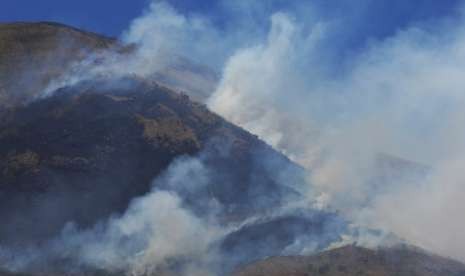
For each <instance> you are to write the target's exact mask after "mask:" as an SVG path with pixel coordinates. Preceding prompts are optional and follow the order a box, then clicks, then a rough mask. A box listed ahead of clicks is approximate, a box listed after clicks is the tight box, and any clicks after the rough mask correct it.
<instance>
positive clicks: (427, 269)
mask: <svg viewBox="0 0 465 276" xmlns="http://www.w3.org/2000/svg"><path fill="white" fill-rule="evenodd" d="M234 275H235V276H265V275H266V276H310V275H311V276H322V275H326V276H352V275H353V276H356V275H357V276H361V275H366V276H444V275H448V276H463V275H465V265H463V264H461V263H458V262H455V261H452V260H449V259H446V258H442V257H438V256H434V255H430V254H427V253H424V252H422V251H420V250H418V249H414V248H407V247H397V248H389V249H380V250H370V249H365V248H360V247H355V246H346V247H342V248H338V249H334V250H330V251H327V252H323V253H321V254H318V255H315V256H310V257H274V258H269V259H266V260H264V261H260V262H257V263H254V264H250V265H248V266H246V267H244V268H242V269H240V270H238V271H237V272H236V273H235V274H234Z"/></svg>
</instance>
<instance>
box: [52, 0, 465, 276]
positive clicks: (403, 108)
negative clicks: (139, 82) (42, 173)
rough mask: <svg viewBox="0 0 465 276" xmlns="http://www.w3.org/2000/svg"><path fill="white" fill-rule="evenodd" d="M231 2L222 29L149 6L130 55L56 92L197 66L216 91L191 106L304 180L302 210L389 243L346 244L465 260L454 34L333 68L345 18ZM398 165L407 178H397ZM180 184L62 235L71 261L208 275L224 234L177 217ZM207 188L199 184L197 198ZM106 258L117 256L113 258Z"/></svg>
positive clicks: (382, 45) (184, 214)
mask: <svg viewBox="0 0 465 276" xmlns="http://www.w3.org/2000/svg"><path fill="white" fill-rule="evenodd" d="M227 3H229V4H227ZM231 3H232V2H231V1H228V2H225V3H223V4H222V5H223V7H224V8H227V9H230V14H231V16H232V17H231V22H230V23H229V24H226V25H225V26H223V27H218V26H216V25H215V24H214V23H213V21H211V20H210V19H209V18H208V17H203V16H202V15H200V14H186V15H184V14H180V13H179V12H177V11H176V10H175V9H174V8H173V7H171V6H170V5H169V4H167V3H164V2H159V1H155V2H153V3H152V4H151V6H150V7H149V9H148V10H147V12H146V13H145V14H144V15H143V16H142V17H140V18H138V19H136V20H135V21H134V22H133V24H132V25H131V26H130V28H129V29H128V31H127V32H126V33H125V34H124V35H123V38H122V40H123V41H124V42H126V43H135V44H136V46H135V49H134V50H133V51H132V52H131V53H130V54H123V55H121V54H114V53H107V54H106V55H105V56H104V57H103V61H101V60H100V57H98V58H95V59H90V60H87V61H85V62H84V63H80V64H78V65H76V67H75V69H74V70H73V72H71V73H70V74H69V75H68V76H67V77H66V78H64V79H62V80H59V81H57V83H55V84H54V86H53V87H56V86H62V85H64V84H70V83H71V84H72V83H73V82H77V81H80V80H82V79H86V78H93V77H95V76H98V75H101V74H103V75H105V74H109V75H126V74H135V75H138V76H141V77H156V76H157V73H160V72H163V71H164V70H165V69H166V68H168V67H170V66H172V65H173V64H177V62H178V60H179V58H186V57H187V58H189V59H190V60H192V61H193V62H196V63H203V64H206V65H208V66H210V67H212V68H213V69H216V70H218V71H219V72H220V75H221V78H220V80H219V82H218V83H217V86H216V88H215V89H211V90H209V91H203V92H204V93H205V94H204V95H203V96H202V97H199V98H201V99H205V98H206V99H205V103H206V104H207V105H208V106H209V108H210V109H212V110H213V111H215V112H217V113H219V114H220V115H222V116H224V117H225V118H226V119H228V120H230V121H232V122H233V123H236V124H238V125H240V126H242V127H244V128H246V129H247V130H249V131H250V132H252V133H254V134H256V135H258V136H259V137H260V138H262V139H264V140H265V141H266V142H268V143H269V144H270V145H272V146H273V147H275V148H276V149H278V150H280V151H282V152H283V153H285V154H286V155H287V156H289V157H290V158H291V159H293V160H294V161H296V162H298V163H299V164H301V165H302V166H303V167H305V168H306V169H307V170H308V179H307V183H306V185H307V186H306V187H300V190H299V191H301V192H302V193H306V195H307V198H306V200H303V201H301V202H299V204H302V205H304V206H305V205H306V207H308V205H310V206H311V207H315V208H319V209H321V210H326V209H329V210H336V211H337V212H339V213H340V214H342V215H343V216H344V217H345V218H347V219H349V220H351V221H352V222H353V223H354V224H355V225H357V226H360V227H362V228H365V227H366V228H374V229H380V230H382V231H383V234H386V235H382V238H381V239H379V237H376V239H373V238H372V237H371V234H365V232H364V231H359V232H358V233H357V235H354V237H349V238H348V239H349V240H350V241H351V242H352V241H353V239H354V238H355V241H356V242H359V243H360V244H365V245H372V246H373V241H375V242H376V243H375V245H379V243H378V242H379V241H382V242H384V241H385V240H386V237H389V234H391V233H393V234H394V235H396V236H398V237H400V238H402V239H405V240H406V241H407V242H410V243H413V244H416V245H418V246H422V247H425V248H426V249H429V250H432V251H434V252H436V253H441V254H444V255H448V256H452V257H455V258H458V259H461V260H465V252H464V251H463V248H465V236H463V233H462V232H463V231H461V230H462V229H464V228H465V224H464V223H463V221H462V220H461V219H460V217H461V214H460V212H461V211H462V210H463V209H464V207H465V206H463V204H462V203H461V200H460V199H461V197H463V195H464V194H465V191H464V187H465V184H464V183H463V179H462V176H461V175H462V172H461V167H463V164H462V163H463V161H464V160H465V158H464V156H465V155H464V153H465V152H464V150H465V144H464V142H463V141H465V140H464V139H463V138H464V133H463V131H461V129H462V126H463V123H464V118H465V116H464V113H463V106H464V104H465V97H464V94H463V87H465V81H463V76H462V73H463V68H465V59H464V58H465V52H464V49H465V48H464V45H465V35H464V34H465V33H464V26H465V24H464V21H463V20H462V19H456V18H452V19H449V18H446V19H443V20H434V22H417V23H410V24H406V26H405V27H404V28H402V29H399V30H398V31H397V32H395V33H394V34H392V35H390V36H387V37H381V38H378V39H373V40H366V41H365V42H364V44H363V45H359V50H358V51H356V52H351V53H352V54H353V55H349V56H345V57H344V58H341V59H340V60H339V59H338V58H340V57H341V55H340V54H335V53H334V52H333V51H338V52H339V51H340V49H341V48H340V47H335V48H333V47H331V45H332V43H334V44H335V45H342V44H343V43H342V42H340V41H338V35H340V34H342V33H344V30H345V28H349V29H350V28H351V23H353V21H352V20H353V18H351V17H350V16H349V17H348V19H347V18H342V19H341V18H338V20H336V19H334V20H331V19H332V18H331V16H328V15H325V16H322V15H321V14H320V10H319V9H318V7H317V6H312V4H311V3H310V4H299V5H295V6H291V7H288V6H287V7H286V8H283V9H282V11H280V9H277V10H275V9H267V8H266V7H267V5H266V4H264V3H258V2H250V1H239V2H237V3H236V2H234V3H236V4H231ZM348 5H350V4H348ZM359 5H360V4H357V5H356V7H355V8H354V6H351V7H352V8H353V9H354V10H357V7H359ZM364 7H365V8H368V7H369V5H368V4H367V5H366V6H364ZM303 11H305V12H303ZM251 15H253V16H254V17H255V16H259V18H260V20H253V19H251V18H252V17H251ZM240 22H247V23H246V24H244V23H240ZM263 22H267V23H263ZM236 23H237V25H236V27H234V25H235V24H236ZM350 31H353V30H348V32H350ZM344 39H345V37H341V40H344ZM96 60H98V62H97V61H96ZM223 65H224V66H223ZM53 87H52V88H51V89H50V91H51V90H53ZM204 87H205V86H204ZM389 155H395V156H400V157H403V158H405V159H408V160H412V161H415V162H419V163H422V164H426V165H427V166H423V165H419V164H412V163H410V162H406V161H405V160H398V159H394V158H392V157H389ZM386 158H387V159H388V161H386ZM386 162H387V164H389V165H388V166H387V167H388V168H387V170H386V168H385V164H386ZM181 164H183V165H181ZM188 164H189V166H193V167H195V168H197V169H196V170H195V171H204V169H205V168H203V166H202V165H201V164H199V163H197V161H192V160H191V161H189V162H188ZM383 164H384V165H383ZM407 164H409V165H407ZM184 165H185V163H184V162H181V163H178V164H177V165H174V166H181V167H184ZM383 166H384V167H383ZM399 166H400V167H402V168H407V170H405V169H402V168H401V171H402V173H399V172H398V167H399ZM184 168H185V167H184ZM425 168H427V169H425ZM189 170H190V169H189ZM189 170H188V171H189ZM182 171H183V170H182V169H181V170H178V169H177V170H176V173H171V174H170V173H169V172H168V174H169V175H171V176H170V177H168V180H167V182H168V183H170V180H169V179H171V178H173V179H178V180H176V181H175V182H173V183H172V184H169V185H168V186H170V187H171V190H174V191H175V192H176V193H173V192H171V193H170V192H166V191H163V190H157V189H155V190H154V191H153V192H152V193H151V194H149V195H147V196H146V197H143V198H141V199H138V200H136V201H134V203H133V204H132V205H131V207H130V208H129V209H128V211H127V212H126V213H125V214H124V215H123V216H122V217H118V218H112V219H110V220H109V221H107V222H105V223H103V225H100V226H96V229H92V230H89V231H84V232H82V231H76V232H75V230H74V229H73V228H72V227H70V228H67V229H66V231H65V232H64V233H65V237H66V239H65V240H66V242H73V241H74V243H75V244H79V245H84V246H83V247H82V248H80V249H79V250H78V252H79V253H78V254H79V256H80V259H81V260H84V262H92V261H95V260H98V265H103V266H104V267H103V268H108V267H112V265H113V264H115V263H118V264H120V265H121V267H116V269H127V268H128V267H130V269H134V271H136V272H145V271H146V270H147V269H148V270H150V269H155V270H156V269H157V268H159V267H160V265H168V266H169V260H172V258H175V257H176V258H178V257H182V258H184V260H186V259H188V260H189V261H187V262H186V263H188V264H192V266H190V265H188V266H186V271H190V270H187V269H199V270H200V271H202V272H201V273H204V274H201V273H200V274H199V273H197V274H195V273H191V274H186V275H198V274H199V275H205V273H207V272H205V271H204V269H205V268H209V269H211V265H210V264H211V262H212V258H215V256H217V255H216V254H214V253H213V254H212V249H211V248H212V247H213V248H215V244H216V242H217V241H218V240H220V239H221V237H224V235H225V233H228V231H233V230H231V229H229V228H227V227H226V228H225V227H224V225H222V226H220V225H218V223H217V222H216V221H215V220H214V217H215V216H213V221H212V220H210V219H212V218H210V217H209V216H208V215H207V216H206V217H204V216H202V217H199V216H198V215H197V214H196V213H195V211H192V210H190V209H189V208H187V209H186V206H184V205H183V202H182V198H180V197H179V193H181V194H182V193H186V191H183V187H185V185H184V184H185V183H188V182H189V181H192V178H191V176H192V175H191V174H187V175H189V177H187V178H184V177H180V176H183V175H185V174H183V173H182ZM386 174H387V175H386ZM205 177H206V178H207V179H208V177H207V176H205V175H204V174H200V175H196V177H195V179H196V183H198V185H199V186H200V187H202V183H203V182H204V181H206V180H205V179H206V178H205ZM285 184H286V183H283V185H285ZM187 193H190V192H189V191H187ZM209 204H212V205H214V204H216V203H215V202H209ZM217 207H218V206H217ZM299 207H301V206H299ZM218 208H221V207H218ZM156 210H157V211H156ZM161 210H163V211H162V212H160V211H161ZM164 211H166V213H165V212H164ZM206 218H207V219H208V222H207V223H206V222H205V221H204V220H205V219H206ZM172 229H179V231H173V230H172ZM367 232H369V231H367ZM205 233H206V234H207V235H204V234H205ZM201 234H202V235H201ZM199 236H201V238H200V239H199ZM70 237H72V238H70ZM96 237H97V238H96ZM387 239H388V240H390V239H389V238H387ZM126 240H130V241H131V242H129V243H125V241H126ZM133 241H135V242H133ZM333 241H334V242H339V241H338V240H337V239H336V240H333ZM66 242H65V243H64V244H66ZM299 242H301V243H303V245H299ZM58 243H59V242H58ZM61 243H62V244H63V242H61ZM179 244H182V245H183V248H178V247H177V245H179ZM293 245H294V246H295V247H298V249H296V248H293V246H290V247H289V248H291V249H292V250H291V251H292V252H299V253H302V252H304V253H309V252H312V250H317V249H319V247H318V246H315V245H314V241H313V240H312V241H307V240H305V236H300V237H299V238H298V239H297V240H296V241H294V243H293ZM297 245H299V246H297ZM152 246H153V247H152ZM70 248H75V246H70ZM114 248H125V249H126V248H127V250H123V251H119V252H122V253H121V255H119V254H117V255H115V254H114V253H113V252H114ZM155 248H156V249H155ZM160 248H163V250H160ZM59 252H60V251H59ZM116 252H118V250H117V251H116ZM213 252H214V251H213ZM73 254H75V253H73ZM92 265H95V264H92ZM152 266H154V267H152ZM186 273H187V272H186ZM207 275H208V274H207Z"/></svg>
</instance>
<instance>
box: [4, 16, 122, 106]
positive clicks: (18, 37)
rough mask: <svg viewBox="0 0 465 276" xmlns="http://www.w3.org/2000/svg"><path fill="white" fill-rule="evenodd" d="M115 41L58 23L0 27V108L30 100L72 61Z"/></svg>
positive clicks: (109, 45) (107, 46) (100, 49)
mask: <svg viewBox="0 0 465 276" xmlns="http://www.w3.org/2000/svg"><path fill="white" fill-rule="evenodd" d="M115 42H116V40H114V39H112V38H108V37H104V36H100V35H97V34H94V33H90V32H85V31H82V30H79V29H76V28H72V27H68V26H65V25H61V24H58V23H50V22H39V23H11V24H0V108H1V107H11V106H14V105H17V104H19V103H23V102H25V101H27V100H30V99H31V98H32V97H34V96H35V95H36V94H37V93H39V92H40V91H41V90H42V89H43V88H45V87H46V86H47V85H48V83H49V82H50V81H51V80H52V79H53V78H56V77H57V76H59V75H60V74H62V73H63V72H64V71H66V70H67V69H69V68H70V66H71V65H72V64H73V63H74V62H76V61H79V60H82V59H84V58H85V57H86V56H88V55H89V53H97V52H100V51H103V50H104V49H108V48H109V47H112V45H114V44H115Z"/></svg>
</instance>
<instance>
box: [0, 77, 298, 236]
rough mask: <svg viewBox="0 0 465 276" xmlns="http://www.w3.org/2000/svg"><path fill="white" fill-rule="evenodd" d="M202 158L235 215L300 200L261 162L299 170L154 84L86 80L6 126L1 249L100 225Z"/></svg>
mask: <svg viewBox="0 0 465 276" xmlns="http://www.w3.org/2000/svg"><path fill="white" fill-rule="evenodd" d="M201 151H202V152H205V151H208V157H207V158H206V162H207V163H209V164H211V166H213V168H215V175H214V176H213V178H216V179H217V183H218V184H217V185H218V186H215V187H211V193H212V196H214V197H216V198H217V199H218V200H219V201H220V202H221V203H223V204H225V205H226V206H228V208H229V210H231V211H230V212H231V214H230V215H231V216H233V215H234V216H241V215H243V214H245V213H250V212H252V211H253V210H255V211H257V210H258V209H260V208H266V207H267V206H268V207H270V206H272V205H273V204H277V203H278V202H279V200H280V198H281V196H282V195H281V193H288V194H289V193H291V191H290V190H286V188H283V187H282V186H279V185H278V183H277V182H276V181H275V180H273V179H272V175H271V174H270V173H269V172H268V171H267V168H266V166H263V164H261V162H259V161H257V160H258V159H257V156H258V155H259V154H260V155H267V156H268V158H270V159H274V160H276V162H278V163H279V164H280V166H283V167H282V168H285V167H289V168H291V169H292V168H293V167H294V168H293V169H292V170H295V172H296V175H298V174H299V170H300V169H299V168H298V167H297V166H295V165H293V164H292V163H290V161H289V160H287V158H285V157H284V156H282V155H280V154H278V153H276V152H274V151H273V150H272V149H271V148H270V147H269V146H267V145H266V144H265V143H263V142H261V141H260V140H258V139H257V138H256V137H254V136H252V135H251V134H249V133H247V132H245V131H244V130H242V129H240V128H238V127H235V126H234V125H232V124H230V123H228V122H226V121H225V120H223V119H222V118H220V117H219V116H217V115H215V114H213V113H211V112H209V111H208V110H207V109H206V108H205V107H204V106H202V105H200V104H196V103H193V102H191V101H190V100H189V99H188V97H187V96H185V95H181V94H177V93H175V92H172V91H171V90H169V89H167V88H164V87H162V86H159V85H157V84H156V83H153V82H145V81H142V80H139V79H133V78H127V79H120V80H100V81H92V82H86V83H81V84H78V85H76V86H73V87H68V88H63V89H61V90H59V91H57V92H55V95H54V96H52V97H49V98H46V99H43V100H39V101H35V102H33V103H31V104H29V105H27V106H25V107H21V108H16V109H14V110H13V111H10V112H9V113H8V114H7V115H5V116H4V117H3V118H2V122H1V123H0V183H1V185H0V215H1V216H2V217H3V218H4V221H5V223H6V224H5V225H7V226H5V227H2V228H1V229H0V241H2V242H5V237H9V238H11V237H14V238H15V240H16V242H19V241H25V240H28V239H31V238H33V239H37V240H41V239H43V238H45V237H47V236H48V235H50V234H56V232H57V231H58V230H60V229H61V227H63V225H64V223H66V222H67V221H71V220H74V221H76V222H78V223H80V224H82V225H84V226H85V225H92V224H93V223H95V222H96V221H98V220H99V219H102V218H104V217H106V216H108V215H110V214H111V213H113V212H118V211H119V212H121V211H123V210H124V209H125V208H126V207H127V204H128V202H129V201H130V200H131V199H132V198H134V197H135V196H139V195H142V194H144V193H146V192H148V191H149V189H150V187H151V181H152V180H153V179H154V178H155V177H156V176H157V175H158V174H159V173H160V172H162V171H163V170H164V169H165V168H166V167H167V166H168V164H170V162H171V161H173V160H174V158H176V157H178V156H181V155H185V154H187V155H194V154H196V153H199V152H201ZM297 177H298V176H297ZM212 182H214V181H212ZM265 190H266V191H267V194H260V193H259V191H265ZM254 191H256V192H254ZM274 194H275V196H273V195H274ZM260 205H264V206H260ZM12 210H15V212H12ZM57 210H59V212H58V211H57ZM38 221H46V222H47V223H37V222H38ZM30 229H34V231H31V230H30ZM13 233H14V235H13ZM34 236H36V237H34Z"/></svg>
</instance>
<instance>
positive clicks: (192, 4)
mask: <svg viewBox="0 0 465 276" xmlns="http://www.w3.org/2000/svg"><path fill="white" fill-rule="evenodd" d="M230 1H232V2H234V1H233V0H230ZM257 1H258V0H257ZM260 1H263V0H260ZM265 1H266V2H270V3H271V2H273V4H268V5H266V7H267V9H269V10H278V9H283V8H284V9H285V8H286V7H289V6H290V5H291V6H292V4H293V3H297V2H313V5H314V6H316V7H317V9H318V10H319V11H320V12H321V14H322V15H325V16H328V17H345V16H352V17H354V18H353V20H351V22H353V24H355V27H356V28H355V29H356V34H355V33H352V34H350V38H348V39H349V40H351V39H352V40H358V39H360V38H361V37H360V36H362V37H363V36H374V37H383V36H388V35H390V34H392V33H393V32H395V31H396V30H397V29H399V28H402V27H404V26H405V25H407V24H409V23H410V22H412V21H424V20H431V19H435V18H440V17H443V16H450V15H453V14H455V13H456V12H457V3H459V1H460V0H447V1H438V0H408V1H406V0H355V1H350V0H307V1H304V0H302V1H284V0H275V1H267V0H265ZM168 2H170V3H171V4H172V5H173V6H175V7H176V8H177V9H179V10H181V11H182V12H194V13H201V14H206V15H207V16H209V17H211V18H212V19H213V21H214V22H216V23H218V24H222V23H224V22H225V21H227V14H226V13H225V12H224V7H223V6H224V2H225V1H224V0H223V1H222V2H223V5H222V3H221V2H220V1H218V0H170V1H168ZM147 3H148V0H130V1H129V0H79V1H63V0H2V1H1V4H0V21H2V22H5V21H38V20H47V21H58V22H62V23H65V24H70V25H74V26H76V27H80V28H84V29H87V30H91V31H95V32H100V33H105V34H107V35H111V36H117V35H118V34H119V33H120V32H121V31H122V30H124V29H125V27H126V26H128V24H129V22H130V21H131V20H132V19H133V18H135V17H137V16H138V15H140V14H141V13H142V11H143V9H144V7H145V6H146V5H147ZM362 6H363V8H361V7H362ZM352 29H354V28H352Z"/></svg>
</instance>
